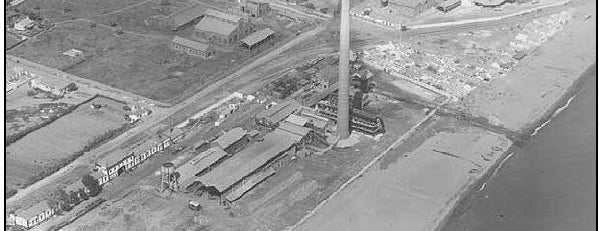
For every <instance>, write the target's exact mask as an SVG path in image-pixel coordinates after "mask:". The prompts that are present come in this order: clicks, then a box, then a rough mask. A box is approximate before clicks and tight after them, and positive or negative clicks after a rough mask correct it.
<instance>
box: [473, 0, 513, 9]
mask: <svg viewBox="0 0 602 231" xmlns="http://www.w3.org/2000/svg"><path fill="white" fill-rule="evenodd" d="M506 1H507V0H476V1H475V2H474V3H475V5H477V6H482V7H498V6H501V5H504V3H506Z"/></svg>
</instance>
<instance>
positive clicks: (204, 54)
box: [171, 36, 215, 59]
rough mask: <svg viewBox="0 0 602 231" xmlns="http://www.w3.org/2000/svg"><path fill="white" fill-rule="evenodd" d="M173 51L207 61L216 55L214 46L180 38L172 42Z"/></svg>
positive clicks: (175, 38)
mask: <svg viewBox="0 0 602 231" xmlns="http://www.w3.org/2000/svg"><path fill="white" fill-rule="evenodd" d="M171 50H173V51H175V52H180V53H184V54H187V55H192V56H197V57H201V58H206V59H207V58H210V57H212V56H214V55H215V49H213V47H212V46H210V45H208V44H205V43H200V42H197V41H192V40H190V39H186V38H182V37H180V36H174V38H173V40H171Z"/></svg>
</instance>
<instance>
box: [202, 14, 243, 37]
mask: <svg viewBox="0 0 602 231" xmlns="http://www.w3.org/2000/svg"><path fill="white" fill-rule="evenodd" d="M194 28H195V29H196V30H200V31H208V32H213V33H216V34H219V35H223V36H230V34H232V32H234V30H236V26H234V25H232V24H228V23H225V22H222V21H218V20H217V19H214V18H208V17H204V18H203V19H201V21H200V22H199V23H197V24H196V26H194Z"/></svg>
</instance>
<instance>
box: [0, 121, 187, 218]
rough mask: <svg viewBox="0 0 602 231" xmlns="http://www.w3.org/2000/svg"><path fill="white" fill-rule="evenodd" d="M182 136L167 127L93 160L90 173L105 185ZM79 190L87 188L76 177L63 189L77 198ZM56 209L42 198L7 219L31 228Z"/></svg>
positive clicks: (80, 196) (180, 132)
mask: <svg viewBox="0 0 602 231" xmlns="http://www.w3.org/2000/svg"><path fill="white" fill-rule="evenodd" d="M183 137H184V133H183V132H182V131H181V130H180V129H170V130H168V131H167V132H164V133H163V134H162V135H160V136H159V139H157V138H154V139H152V138H151V139H150V140H148V141H146V142H144V143H142V144H140V145H138V146H136V147H134V151H130V152H129V153H127V152H126V154H125V155H124V153H123V152H113V153H110V154H109V155H108V156H106V157H105V158H103V159H101V160H99V161H98V162H97V163H96V166H95V167H96V171H95V172H93V174H92V175H93V177H94V178H95V179H97V180H98V183H99V184H100V185H103V184H106V183H107V182H109V181H111V180H113V179H115V178H116V177H118V176H119V175H121V174H123V173H125V172H127V171H130V170H132V169H134V168H135V167H136V166H138V165H139V164H141V163H142V162H144V161H145V160H146V159H148V158H150V157H151V156H153V155H155V154H156V153H158V152H162V151H163V150H165V149H166V148H167V147H170V146H171V145H173V144H174V143H176V142H178V141H179V140H180V139H182V138H183ZM121 151H123V150H121ZM82 189H83V192H84V193H89V190H87V188H86V187H84V185H83V184H82V182H81V180H77V181H75V182H74V183H72V184H70V185H68V186H66V187H65V188H64V190H65V191H66V192H71V191H73V192H76V193H78V197H79V198H82V197H83V195H81V193H82ZM57 211H58V208H53V207H51V206H50V205H49V203H48V201H47V200H43V201H40V202H38V203H36V204H34V205H32V206H29V207H27V208H24V209H19V210H17V211H15V212H14V213H11V214H9V221H10V222H8V223H12V224H15V225H19V226H23V227H25V228H27V229H30V228H32V227H34V226H36V225H38V224H40V223H41V222H43V221H46V220H48V219H49V218H51V217H52V216H54V215H55V214H56V213H57Z"/></svg>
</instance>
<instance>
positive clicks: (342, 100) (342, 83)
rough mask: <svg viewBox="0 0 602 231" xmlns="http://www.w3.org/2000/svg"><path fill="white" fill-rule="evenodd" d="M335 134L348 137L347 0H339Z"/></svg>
mask: <svg viewBox="0 0 602 231" xmlns="http://www.w3.org/2000/svg"><path fill="white" fill-rule="evenodd" d="M337 135H338V136H339V139H347V138H349V0H341V33H340V48H339V97H338V122H337Z"/></svg>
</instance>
